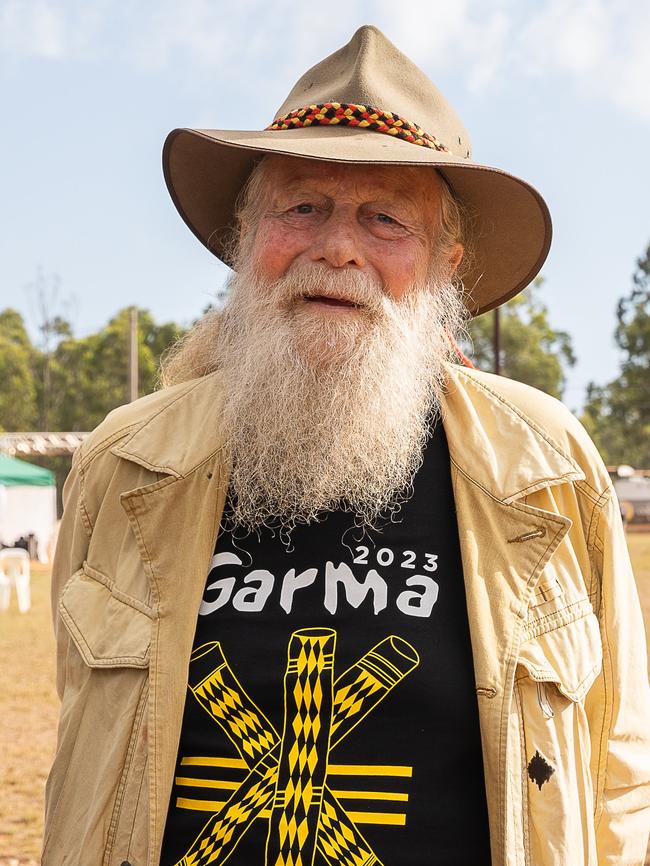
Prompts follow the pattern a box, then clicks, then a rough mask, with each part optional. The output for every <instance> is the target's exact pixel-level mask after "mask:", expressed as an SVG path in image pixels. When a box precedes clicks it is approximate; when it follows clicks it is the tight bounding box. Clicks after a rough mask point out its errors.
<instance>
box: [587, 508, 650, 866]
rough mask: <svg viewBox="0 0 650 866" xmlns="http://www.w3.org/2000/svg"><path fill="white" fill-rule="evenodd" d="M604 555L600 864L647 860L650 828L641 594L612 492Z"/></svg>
mask: <svg viewBox="0 0 650 866" xmlns="http://www.w3.org/2000/svg"><path fill="white" fill-rule="evenodd" d="M594 544H595V552H596V558H597V560H599V561H600V565H599V567H600V570H601V594H600V608H599V614H600V626H601V635H602V639H603V672H602V676H601V677H599V680H598V683H599V691H600V693H599V694H598V695H596V696H595V697H596V698H597V701H598V703H597V705H596V706H597V707H598V708H599V709H598V715H599V716H600V718H599V722H600V725H599V727H600V731H601V736H600V742H598V741H597V740H596V739H594V740H593V741H592V749H598V750H599V753H598V756H597V760H598V767H599V775H600V778H599V779H597V782H596V784H597V789H596V795H597V802H596V839H597V848H598V863H599V866H605V864H608V866H643V864H644V863H645V855H646V846H647V842H648V829H649V826H650V688H649V686H648V672H647V654H646V641H645V633H644V626H643V618H642V614H641V606H640V603H639V596H638V593H637V589H636V584H635V580H634V575H633V573H632V566H631V563H630V558H629V554H628V550H627V543H626V540H625V534H624V531H623V526H622V523H621V519H620V513H619V508H618V502H617V500H616V496H615V495H614V494H613V493H612V495H611V496H609V497H608V499H607V501H606V503H605V505H604V507H603V509H602V511H601V512H600V515H599V519H598V524H597V526H596V532H595V536H594Z"/></svg>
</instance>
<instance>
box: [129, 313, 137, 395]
mask: <svg viewBox="0 0 650 866" xmlns="http://www.w3.org/2000/svg"><path fill="white" fill-rule="evenodd" d="M128 393H129V403H132V402H133V401H134V400H137V399H138V309H137V307H131V309H130V310H129V379H128Z"/></svg>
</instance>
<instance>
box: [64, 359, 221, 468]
mask: <svg viewBox="0 0 650 866" xmlns="http://www.w3.org/2000/svg"><path fill="white" fill-rule="evenodd" d="M215 375H216V374H210V375H208V376H203V377H200V378H197V379H190V380H188V381H186V382H181V383H179V384H177V385H171V386H169V387H165V388H161V389H160V390H158V391H153V392H152V393H151V394H147V395H146V396H144V397H140V398H139V399H137V400H134V401H133V402H132V403H126V404H124V405H122V406H118V407H117V408H115V409H113V410H112V411H111V412H109V413H108V415H107V416H106V417H105V418H104V420H103V421H102V422H101V423H100V424H99V425H98V426H97V427H95V429H94V430H93V431H92V432H91V433H90V434H89V436H87V437H86V439H85V440H84V442H83V443H82V445H81V448H80V455H79V459H80V461H81V462H82V463H84V464H87V463H89V462H90V461H92V460H94V459H96V458H97V457H98V456H99V455H101V454H103V453H105V452H106V451H108V450H110V449H112V448H114V447H117V446H119V445H120V443H121V442H122V441H124V440H127V439H130V438H133V437H134V436H135V435H137V434H138V433H140V431H144V430H145V428H147V427H150V426H151V425H154V424H155V429H156V435H157V436H165V435H173V433H174V430H175V432H176V435H180V432H181V430H180V429H178V428H177V424H178V419H179V416H180V417H181V418H182V421H183V424H184V425H187V426H188V427H189V426H191V425H192V424H193V423H195V422H196V420H197V417H199V416H200V415H201V413H202V411H204V410H205V407H206V406H207V405H208V403H209V402H210V401H213V400H214V395H215V393H216V391H215ZM175 428H176V429H175Z"/></svg>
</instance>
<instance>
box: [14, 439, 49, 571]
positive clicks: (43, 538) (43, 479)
mask: <svg viewBox="0 0 650 866" xmlns="http://www.w3.org/2000/svg"><path fill="white" fill-rule="evenodd" d="M55 526H56V484H55V480H54V473H52V472H50V471H49V470H48V469H43V468H41V467H40V466H34V464H32V463H26V462H25V461H24V460H16V459H15V458H14V457H8V456H7V455H6V454H0V542H2V544H4V545H7V546H10V547H11V546H13V544H14V543H15V542H16V541H17V540H18V539H19V538H21V537H22V536H28V535H29V534H30V533H33V534H34V535H35V536H36V540H37V542H38V558H39V559H40V560H41V562H47V559H48V548H49V545H50V541H51V539H52V536H53V534H54V529H55Z"/></svg>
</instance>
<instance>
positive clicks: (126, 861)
mask: <svg viewBox="0 0 650 866" xmlns="http://www.w3.org/2000/svg"><path fill="white" fill-rule="evenodd" d="M120 866H131V864H130V863H129V861H128V860H124V861H123V862H122V863H120Z"/></svg>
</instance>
